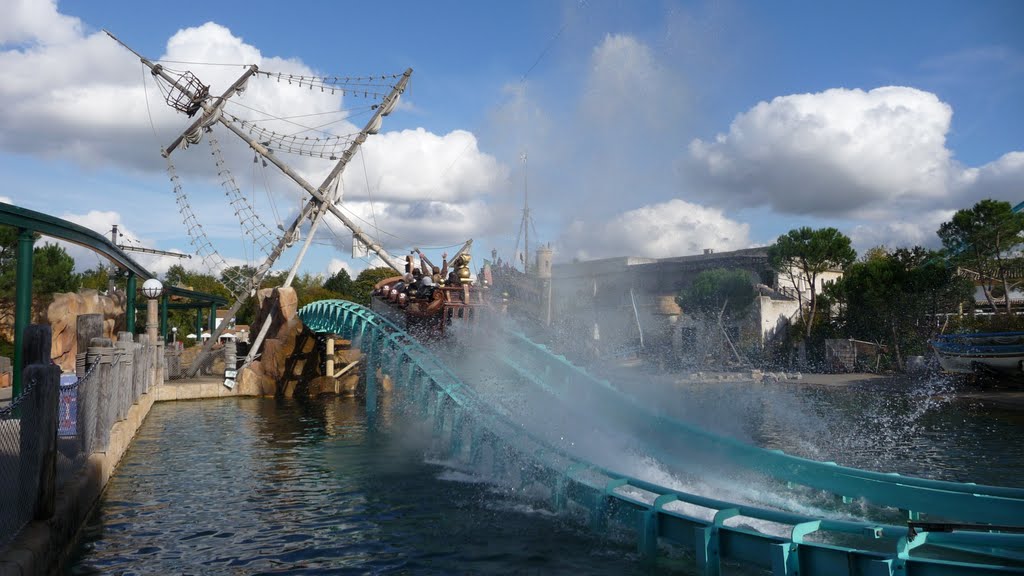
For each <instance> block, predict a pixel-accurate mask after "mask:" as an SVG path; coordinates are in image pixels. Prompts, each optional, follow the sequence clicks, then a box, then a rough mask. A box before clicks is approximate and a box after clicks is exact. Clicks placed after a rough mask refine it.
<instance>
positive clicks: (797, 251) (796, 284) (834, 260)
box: [768, 226, 857, 337]
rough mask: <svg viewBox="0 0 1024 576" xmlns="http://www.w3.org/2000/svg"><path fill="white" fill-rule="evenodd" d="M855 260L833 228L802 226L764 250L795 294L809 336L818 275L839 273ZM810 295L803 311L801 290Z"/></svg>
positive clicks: (855, 256)
mask: <svg viewBox="0 0 1024 576" xmlns="http://www.w3.org/2000/svg"><path fill="white" fill-rule="evenodd" d="M856 259H857V252H856V251H854V249H853V248H852V247H851V246H850V239H849V238H847V237H846V236H845V235H844V234H843V233H841V232H840V231H838V230H836V229H835V228H819V229H817V230H812V229H811V228H809V227H807V226H804V227H802V228H797V229H794V230H790V231H789V233H788V234H783V235H782V236H779V239H778V240H777V241H776V242H775V244H774V245H773V246H771V247H770V248H768V262H769V263H770V264H771V266H772V268H774V269H775V271H776V272H778V273H779V274H780V277H788V278H789V280H790V282H791V283H792V284H793V289H794V291H795V292H796V297H797V302H798V303H799V306H800V319H801V320H802V321H803V323H804V326H806V327H807V333H806V336H808V337H809V336H810V335H811V330H812V326H813V325H814V316H815V314H816V312H817V308H818V290H817V281H818V276H820V275H821V274H822V273H823V272H827V271H829V270H841V269H844V268H846V267H847V266H849V265H850V264H852V263H853V261H854V260H856ZM804 285H806V287H807V291H808V292H809V293H810V296H809V303H808V306H807V307H806V309H805V306H804V294H803V292H804V291H803V289H802V288H803V287H804Z"/></svg>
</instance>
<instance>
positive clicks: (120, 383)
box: [114, 332, 136, 420]
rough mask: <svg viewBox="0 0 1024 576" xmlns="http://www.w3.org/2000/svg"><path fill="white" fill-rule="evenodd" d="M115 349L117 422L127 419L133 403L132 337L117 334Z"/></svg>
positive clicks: (133, 357) (134, 397)
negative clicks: (116, 364)
mask: <svg viewBox="0 0 1024 576" xmlns="http://www.w3.org/2000/svg"><path fill="white" fill-rule="evenodd" d="M114 347H115V348H116V349H117V350H116V352H117V361H118V363H119V364H120V370H119V371H118V378H117V388H118V390H117V396H118V398H120V400H121V404H120V410H119V411H118V416H117V419H118V420H124V419H125V418H127V417H128V410H129V409H130V408H131V407H132V404H134V403H135V399H136V396H135V390H134V387H133V386H132V372H134V368H135V344H133V343H132V335H131V334H129V333H128V332H119V333H118V334H117V342H115V343H114Z"/></svg>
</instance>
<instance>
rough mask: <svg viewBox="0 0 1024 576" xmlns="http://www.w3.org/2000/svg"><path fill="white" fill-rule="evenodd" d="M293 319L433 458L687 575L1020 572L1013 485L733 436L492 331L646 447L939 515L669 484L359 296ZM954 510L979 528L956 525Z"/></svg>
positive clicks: (1018, 493) (1017, 499)
mask: <svg viewBox="0 0 1024 576" xmlns="http://www.w3.org/2000/svg"><path fill="white" fill-rule="evenodd" d="M299 316H300V318H301V319H302V321H303V322H304V324H305V325H306V327H307V328H309V329H310V330H312V331H314V332H317V333H333V334H338V335H340V336H341V337H343V338H349V339H351V340H352V341H353V345H354V346H358V347H359V348H360V349H361V350H362V352H363V354H364V355H365V356H366V362H367V363H366V366H367V367H374V368H377V369H380V371H381V372H382V373H383V374H387V375H388V376H389V377H390V378H391V379H392V382H393V383H394V387H393V393H394V394H395V395H396V397H397V398H398V399H399V400H401V401H400V402H399V404H400V405H401V406H403V407H404V409H405V410H406V411H407V412H408V413H409V414H411V415H415V416H418V417H420V418H422V419H423V420H424V421H427V422H430V423H432V429H433V435H434V439H435V440H434V441H435V446H437V447H438V450H439V451H440V452H442V456H444V457H447V458H448V459H450V460H451V461H455V462H464V463H466V464H468V465H470V466H472V467H473V468H474V469H475V470H479V471H488V472H489V473H490V475H491V477H493V478H495V479H496V480H497V481H500V482H512V483H518V484H519V486H520V487H521V488H523V489H524V491H525V492H526V493H529V494H534V495H540V496H538V497H541V498H545V499H547V501H548V502H549V506H550V507H551V508H552V509H553V510H555V511H559V512H565V513H567V514H570V515H576V516H583V517H585V518H587V520H588V521H589V524H590V526H591V528H592V529H594V530H596V531H599V532H605V531H608V530H610V529H612V528H614V529H616V531H617V533H621V532H622V530H623V529H625V531H626V532H628V533H631V534H633V535H634V536H635V538H636V541H637V546H638V549H639V551H640V552H641V553H642V555H643V557H644V558H645V559H648V560H650V559H653V558H655V557H656V556H657V554H658V550H659V545H668V546H673V547H678V548H681V549H684V550H689V551H692V553H693V555H694V557H695V563H696V566H697V568H698V570H699V572H700V573H702V574H706V575H717V574H719V573H720V567H721V563H722V561H728V562H738V563H742V564H748V565H752V566H755V567H759V568H763V569H765V570H770V571H771V572H772V573H773V574H775V575H798V574H802V575H805V576H809V575H829V576H831V575H843V574H851V575H861V574H863V575H874V574H886V575H890V576H892V575H897V574H949V575H979V574H1008V573H1024V534H1020V533H1016V532H1014V531H1012V528H1004V529H1003V531H1000V527H999V526H998V524H1014V523H1020V520H1021V518H1024V490H1017V489H1011V488H1002V487H995V486H979V485H974V484H957V483H953V482H943V481H936V480H927V479H920V478H912V477H906V476H898V475H892V474H882V473H877V472H870V471H865V470H858V469H854V468H846V467H842V466H837V465H835V464H831V463H822V462H816V461H813V460H807V459H803V458H798V457H795V456H791V455H787V454H785V453H782V452H778V451H771V450H763V449H760V448H757V447H754V446H750V445H746V444H743V443H741V442H739V441H737V440H734V439H729V438H725V437H721V436H718V435H716V434H712V433H710V432H707V431H704V430H701V429H699V428H696V427H693V426H690V425H687V424H686V423H684V422H681V421H678V420H673V419H671V418H669V417H667V416H664V415H659V414H655V413H653V412H652V411H650V410H647V409H645V408H644V407H643V406H641V405H640V404H639V403H638V402H637V401H636V400H634V399H632V398H631V397H630V396H628V395H625V394H623V393H622V392H620V391H618V390H616V389H615V388H614V387H613V386H611V385H610V384H609V383H608V382H606V381H602V380H600V379H598V378H595V377H593V376H591V375H589V374H588V373H587V372H585V371H584V370H581V369H580V368H578V367H576V366H574V365H572V364H571V363H570V362H569V361H568V360H566V359H565V358H564V357H561V356H558V355H555V354H552V353H551V352H550V351H549V350H548V349H546V348H544V347H543V346H540V345H537V344H535V343H533V342H532V341H530V340H529V339H528V338H526V337H525V336H524V335H522V334H519V333H515V332H506V333H504V334H503V335H502V337H503V338H505V339H506V340H507V342H508V344H509V345H510V346H512V348H511V352H510V351H509V350H504V353H502V354H500V356H501V357H503V358H506V359H507V360H508V361H507V362H504V363H503V364H504V366H505V367H507V369H508V370H512V371H515V372H516V373H518V374H520V376H521V377H522V378H523V379H524V380H527V381H531V382H532V383H533V384H534V385H536V386H538V387H540V388H542V389H543V390H544V391H545V392H546V393H550V394H554V395H556V396H560V397H561V398H563V399H570V398H571V401H572V403H573V404H574V408H575V409H579V410H586V409H587V408H588V404H587V403H588V402H593V401H597V400H598V399H602V397H603V400H608V399H612V400H615V401H616V402H617V406H620V407H621V408H622V410H623V412H624V413H625V414H627V416H628V417H629V418H632V419H634V420H641V419H643V420H646V421H648V422H649V423H650V424H651V426H650V427H649V428H648V430H649V431H650V432H651V433H650V434H649V435H646V436H645V437H644V438H643V440H644V441H645V442H648V443H650V444H652V445H653V444H656V443H659V442H658V439H657V436H659V435H661V436H662V437H663V438H667V439H668V441H666V440H664V439H663V440H661V441H660V446H659V447H660V448H663V449H664V454H665V455H667V456H668V457H671V452H670V451H668V450H667V447H668V446H669V445H670V444H671V443H672V442H675V443H686V444H700V445H702V446H704V447H705V448H707V449H709V450H713V451H715V452H717V453H721V454H723V455H725V456H727V458H728V459H729V460H730V461H732V462H733V463H735V464H736V465H743V466H746V467H747V468H749V469H751V470H754V471H757V472H759V473H762V474H765V475H770V476H772V477H775V478H779V479H780V480H785V481H787V482H791V483H793V484H801V485H804V486H810V487H813V488H816V489H820V490H825V491H828V492H832V493H835V494H839V495H844V496H855V497H860V498H864V499H865V500H867V501H869V502H873V503H876V504H879V505H882V506H892V507H896V508H899V509H902V510H912V511H914V513H915V517H916V516H917V515H918V514H924V515H927V516H928V520H932V521H936V520H940V521H941V522H932V523H928V524H923V525H922V524H918V525H917V528H916V530H915V529H912V528H911V527H909V526H904V525H893V524H886V523H877V522H870V521H852V520H845V519H841V520H837V519H833V518H829V517H825V516H815V515H809V514H803V513H794V512H789V511H783V510H777V509H772V508H768V507H764V506H760V505H749V504H745V503H739V502H732V501H727V500H722V499H717V498H711V497H708V496H701V495H698V494H693V493H689V492H685V491H681V490H675V489H671V488H667V487H665V486H660V485H658V484H656V483H653V482H650V481H647V480H643V479H640V478H635V477H632V476H629V475H626V474H623V473H621V472H618V471H616V470H613V469H611V468H610V467H608V466H600V465H597V464H595V463H592V462H589V461H586V460H584V459H582V458H580V457H579V456H577V455H574V454H572V453H569V452H567V451H566V450H564V449H562V448H560V447H558V446H556V445H554V444H553V443H552V442H550V441H548V440H546V439H544V438H542V437H540V436H538V435H536V434H535V433H534V432H533V431H531V430H530V429H528V428H525V427H524V426H523V425H522V424H521V423H520V422H517V421H515V420H514V419H513V418H512V417H511V416H510V414H509V413H508V412H507V411H505V410H504V409H503V408H502V407H501V406H499V405H496V403H494V402H492V401H490V400H488V399H487V398H485V397H483V396H481V395H480V394H479V393H477V391H476V390H475V389H474V387H472V386H467V385H466V384H465V383H464V382H463V380H462V379H461V378H460V377H459V376H458V375H457V374H456V373H455V372H453V371H452V369H451V368H450V367H449V366H448V365H447V364H446V363H445V362H444V361H443V360H442V359H441V358H440V357H439V356H438V355H437V354H435V353H433V352H432V351H431V350H430V349H428V348H427V347H426V346H425V345H424V344H423V343H421V342H420V341H419V340H417V339H416V338H414V337H413V336H411V335H409V334H408V333H406V332H404V331H403V330H401V329H400V328H398V327H397V326H395V325H394V324H392V323H391V322H389V321H387V320H386V319H384V318H382V317H380V316H378V315H376V314H375V313H373V312H372V311H370V310H368V309H366V308H364V307H362V306H359V305H357V304H354V303H351V302H345V301H339V300H325V301H320V302H314V303H312V304H309V305H307V306H305V307H303V308H302V309H301V310H300V311H299ZM364 378H365V397H366V410H367V417H368V418H369V419H373V418H375V417H376V416H375V414H376V403H377V394H378V388H379V383H378V376H377V373H376V369H368V370H365V377H364ZM568 395H571V396H568ZM658 457H659V458H661V457H663V454H662V452H659V453H658ZM697 509H700V510H702V511H703V514H699V513H697V512H696V510H697ZM967 521H969V522H979V523H984V524H989V526H981V525H970V526H968V525H965V524H962V523H963V522H967ZM758 523H771V524H774V525H776V526H782V527H783V528H782V529H777V530H775V531H773V532H772V533H769V532H768V531H762V530H758V529H755V528H752V527H751V524H758ZM780 531H781V534H780V533H775V532H780Z"/></svg>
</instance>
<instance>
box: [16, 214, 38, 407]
mask: <svg viewBox="0 0 1024 576" xmlns="http://www.w3.org/2000/svg"><path fill="white" fill-rule="evenodd" d="M35 241H36V239H35V234H34V233H33V231H32V230H29V229H27V228H19V229H18V263H17V266H16V268H15V281H14V286H15V288H14V368H13V374H12V376H13V378H14V381H13V382H12V383H11V386H12V390H11V398H17V397H18V396H19V395H20V394H21V389H22V386H21V374H22V369H23V368H24V366H22V363H23V362H24V361H25V359H24V351H23V350H22V346H23V342H24V337H25V328H27V327H28V319H29V316H30V312H31V311H32V245H33V244H34V243H35Z"/></svg>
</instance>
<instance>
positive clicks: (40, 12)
mask: <svg viewBox="0 0 1024 576" xmlns="http://www.w3.org/2000/svg"><path fill="white" fill-rule="evenodd" d="M81 27H82V26H81V22H80V21H79V20H78V18H72V17H69V16H65V15H63V14H59V13H58V12H57V3H56V1H55V0H12V1H11V2H6V3H5V5H4V18H3V20H0V45H5V44H54V43H59V42H65V41H67V40H68V39H71V38H75V37H76V36H78V35H79V34H80V33H81Z"/></svg>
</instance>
